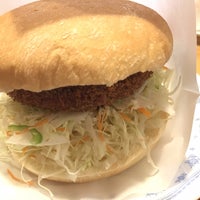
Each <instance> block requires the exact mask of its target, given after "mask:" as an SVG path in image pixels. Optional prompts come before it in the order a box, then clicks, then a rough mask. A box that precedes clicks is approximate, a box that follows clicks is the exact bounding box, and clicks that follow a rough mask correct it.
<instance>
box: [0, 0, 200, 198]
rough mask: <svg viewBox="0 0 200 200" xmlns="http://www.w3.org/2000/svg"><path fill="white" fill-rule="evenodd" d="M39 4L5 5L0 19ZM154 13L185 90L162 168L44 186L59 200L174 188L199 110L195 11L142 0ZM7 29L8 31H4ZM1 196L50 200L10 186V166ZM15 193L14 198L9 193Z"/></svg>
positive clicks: (162, 150)
mask: <svg viewBox="0 0 200 200" xmlns="http://www.w3.org/2000/svg"><path fill="white" fill-rule="evenodd" d="M33 1H34V0H32V1H31V0H18V1H13V0H7V1H1V2H0V14H2V13H4V12H6V11H8V10H11V9H13V8H15V7H18V6H20V5H23V4H26V3H28V2H33ZM135 2H138V3H141V4H144V5H146V6H149V7H151V8H153V9H155V10H156V11H157V12H158V13H159V14H160V15H161V16H163V17H164V18H165V19H166V21H167V22H168V24H169V26H170V28H171V30H172V33H173V38H174V49H173V54H172V57H171V59H170V60H169V62H168V63H167V65H166V66H168V67H170V68H176V70H177V72H178V73H179V74H181V79H182V85H181V90H180V94H179V96H178V98H177V101H176V116H175V117H174V118H173V119H172V120H170V121H169V123H168V124H167V128H166V130H165V131H164V134H163V137H162V138H161V140H160V141H159V143H158V145H157V146H156V148H155V149H154V150H153V151H152V154H151V155H152V159H153V161H154V162H155V164H156V165H157V167H158V168H159V171H158V172H157V173H156V174H154V173H153V172H152V167H151V166H150V165H149V164H148V162H147V159H143V160H142V161H141V162H139V163H138V164H137V165H135V166H133V167H131V168H130V169H128V170H126V171H125V172H123V173H121V174H119V175H116V176H114V177H111V178H106V179H103V180H99V181H95V182H91V183H82V184H66V183H56V182H52V181H46V180H45V181H42V184H43V185H45V186H46V187H48V188H49V189H50V190H51V191H52V192H53V194H54V195H55V199H120V200H121V199H133V198H136V197H144V196H146V195H147V194H149V193H155V192H160V191H162V190H165V189H167V188H169V187H170V186H171V183H172V180H173V179H174V177H175V175H176V174H177V171H178V168H179V166H180V164H181V163H182V161H183V160H184V157H185V152H186V150H187V147H188V143H189V140H190V134H191V127H192V121H193V114H194V108H195V104H196V99H197V96H198V89H197V84H196V71H195V69H196V65H195V64H196V63H195V62H196V57H195V55H196V30H195V29H196V28H195V27H196V25H195V5H194V2H193V1H188V0H176V1H174V0H159V1H155V0H137V1H135ZM1 28H3V27H1ZM0 165H1V172H0V178H1V183H0V195H1V196H3V197H6V199H9V200H12V199H18V198H20V199H29V200H30V199H40V200H46V199H49V197H48V193H47V192H46V191H45V190H42V189H41V188H34V187H33V188H30V187H26V186H23V185H22V186H21V185H20V186H19V185H15V184H14V183H12V182H10V180H7V177H6V175H5V173H6V172H5V171H6V165H5V164H3V163H0ZM8 190H9V191H11V192H8Z"/></svg>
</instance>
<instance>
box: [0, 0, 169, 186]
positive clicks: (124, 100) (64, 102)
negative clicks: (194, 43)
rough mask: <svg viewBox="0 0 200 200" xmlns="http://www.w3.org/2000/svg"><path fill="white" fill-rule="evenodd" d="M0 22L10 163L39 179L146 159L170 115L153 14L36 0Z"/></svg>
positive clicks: (93, 1) (84, 175) (128, 5)
mask: <svg viewBox="0 0 200 200" xmlns="http://www.w3.org/2000/svg"><path fill="white" fill-rule="evenodd" d="M0 24H1V27H2V28H1V29H0V44H1V45H0V91H1V93H0V116H1V117H0V130H1V131H0V134H1V140H2V141H3V142H4V144H5V145H6V148H7V150H8V152H9V155H10V156H12V159H13V160H14V161H15V162H17V163H19V164H20V165H21V167H22V168H26V169H27V170H29V171H31V172H32V173H34V174H36V175H38V176H39V177H40V178H41V179H42V178H45V179H51V180H55V181H62V182H86V181H92V180H97V179H99V178H105V177H109V176H112V175H115V174H118V173H120V172H122V171H124V170H125V169H127V168H129V167H131V166H132V165H134V164H136V163H137V162H138V161H139V160H141V159H142V158H143V157H145V156H147V157H148V158H149V156H150V151H151V149H152V148H153V147H154V146H155V144H156V143H157V142H158V140H159V139H160V137H161V135H162V133H163V132H164V128H165V126H166V123H167V121H168V119H169V118H170V117H171V115H172V114H173V109H172V108H173V99H172V97H171V92H170V90H169V86H170V84H171V77H172V74H173V71H172V70H170V69H168V68H167V67H164V65H165V63H166V62H167V61H168V59H169V58H170V56H171V53H172V48H173V39H172V33H171V30H170V28H169V26H168V24H167V22H166V21H165V20H164V19H163V18H162V17H161V16H160V15H159V14H158V13H157V12H155V11H154V10H152V9H150V8H148V7H145V6H143V5H140V4H137V3H134V2H131V1H128V0H104V1H102V0H40V1H36V2H33V3H30V4H27V5H24V6H22V7H19V8H16V9H14V10H12V11H9V12H7V13H5V14H4V15H2V16H1V17H0ZM149 160H150V159H149Z"/></svg>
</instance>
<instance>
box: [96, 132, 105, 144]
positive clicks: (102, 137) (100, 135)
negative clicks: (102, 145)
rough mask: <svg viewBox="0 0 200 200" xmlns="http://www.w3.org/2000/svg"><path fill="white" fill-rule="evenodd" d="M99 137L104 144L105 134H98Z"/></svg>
mask: <svg viewBox="0 0 200 200" xmlns="http://www.w3.org/2000/svg"><path fill="white" fill-rule="evenodd" d="M98 136H99V139H100V140H101V141H102V142H103V141H104V140H105V137H104V135H103V133H102V132H101V131H99V132H98Z"/></svg>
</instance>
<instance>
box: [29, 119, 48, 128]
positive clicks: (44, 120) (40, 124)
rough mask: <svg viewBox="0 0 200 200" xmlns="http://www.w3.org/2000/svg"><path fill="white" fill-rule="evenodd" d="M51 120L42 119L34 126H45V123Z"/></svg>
mask: <svg viewBox="0 0 200 200" xmlns="http://www.w3.org/2000/svg"><path fill="white" fill-rule="evenodd" d="M48 121H49V120H48V119H41V120H39V121H38V122H36V123H35V124H34V125H33V127H39V126H43V125H44V124H46V123H47V122H48Z"/></svg>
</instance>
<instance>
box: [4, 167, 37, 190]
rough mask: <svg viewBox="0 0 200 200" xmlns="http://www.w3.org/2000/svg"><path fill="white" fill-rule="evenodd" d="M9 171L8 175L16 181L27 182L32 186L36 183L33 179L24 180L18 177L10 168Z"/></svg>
mask: <svg viewBox="0 0 200 200" xmlns="http://www.w3.org/2000/svg"><path fill="white" fill-rule="evenodd" d="M7 173H8V175H9V176H10V177H11V178H12V179H13V180H14V181H17V182H19V183H25V184H27V185H29V186H32V185H33V184H34V182H33V181H27V182H25V181H23V180H22V179H20V178H18V177H16V176H15V175H14V174H13V173H12V171H11V170H10V169H7Z"/></svg>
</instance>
